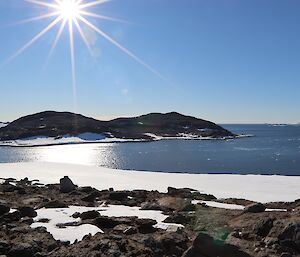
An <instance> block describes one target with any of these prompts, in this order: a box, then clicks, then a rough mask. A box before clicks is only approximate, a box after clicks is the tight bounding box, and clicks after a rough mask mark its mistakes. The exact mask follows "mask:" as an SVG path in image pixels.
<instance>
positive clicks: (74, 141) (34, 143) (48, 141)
mask: <svg viewBox="0 0 300 257" xmlns="http://www.w3.org/2000/svg"><path fill="white" fill-rule="evenodd" d="M248 137H254V135H250V134H249V135H236V136H235V137H221V138H214V137H189V136H179V137H158V136H155V135H152V139H142V138H141V139H122V138H104V139H100V140H82V139H80V138H79V137H71V139H70V140H69V141H68V140H63V141H60V139H58V140H56V139H54V138H50V137H49V138H43V137H41V138H39V137H37V138H36V139H19V140H12V141H0V147H42V146H58V145H80V144H105V143H113V144H115V143H149V142H156V141H164V140H200V141H201V140H234V139H243V138H248ZM67 138H68V137H63V138H62V139H67ZM40 139H41V140H40ZM55 141H56V142H55Z"/></svg>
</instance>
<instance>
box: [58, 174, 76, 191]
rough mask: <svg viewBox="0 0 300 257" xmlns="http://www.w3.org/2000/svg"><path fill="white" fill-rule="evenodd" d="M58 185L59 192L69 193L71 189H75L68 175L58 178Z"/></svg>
mask: <svg viewBox="0 0 300 257" xmlns="http://www.w3.org/2000/svg"><path fill="white" fill-rule="evenodd" d="M59 187H60V192H61V193H70V192H71V191H73V190H75V189H76V186H75V185H74V184H73V182H72V180H71V179H70V178H69V177H68V176H64V177H63V178H61V179H60V181H59Z"/></svg>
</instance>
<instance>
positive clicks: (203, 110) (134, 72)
mask: <svg viewBox="0 0 300 257" xmlns="http://www.w3.org/2000/svg"><path fill="white" fill-rule="evenodd" d="M51 1H53V0H49V2H51ZM86 1H87V2H88V0H86ZM90 10H93V12H95V13H100V14H103V15H110V16H114V17H117V18H121V19H124V20H127V21H129V22H130V23H129V24H126V23H125V24H124V23H117V22H108V21H100V20H95V19H91V21H92V22H93V23H95V24H97V26H99V27H100V28H101V29H103V30H104V31H105V32H107V33H108V34H109V35H111V36H112V37H114V38H115V39H116V40H117V41H118V42H120V43H121V44H122V45H124V46H125V47H127V48H128V49H130V50H131V51H132V52H134V53H135V54H136V55H137V56H139V57H140V58H141V59H143V60H144V61H145V62H146V63H148V64H149V65H151V66H152V67H154V68H155V69H156V70H158V71H159V72H160V73H161V74H162V75H163V76H164V77H165V78H166V79H167V80H168V81H165V80H163V79H161V78H159V77H158V76H156V75H155V74H153V73H151V72H150V71H149V70H147V69H146V68H145V67H143V66H141V65H140V64H139V63H137V62H136V61H134V60H133V59H131V58H130V57H129V56H127V55H126V54H124V53H123V52H122V51H120V50H119V49H118V48H116V47H115V46H113V45H111V44H110V43H108V42H107V41H106V40H105V39H103V38H101V37H96V34H93V33H91V31H89V30H85V31H86V33H88V35H89V41H90V43H92V48H93V57H91V55H90V53H89V52H88V50H87V49H86V47H85V45H84V43H83V42H82V40H81V39H80V36H79V35H78V34H75V47H76V75H77V87H76V88H77V91H76V96H77V103H76V111H77V112H79V113H82V114H85V115H88V116H93V117H97V118H110V117H115V116H133V115H139V114H144V113H148V112H168V111H178V112H181V113H184V114H189V115H193V116H197V117H200V118H205V119H209V120H212V121H214V122H218V123H260V122H275V123H277V122H292V123H293V122H300V117H299V116H300V115H299V110H300V101H299V95H300V15H299V10H300V1H299V0H288V1H287V0H114V1H111V2H109V3H106V4H103V5H101V6H98V7H94V8H92V9H90ZM44 12H47V9H45V8H40V7H37V6H34V5H33V4H30V3H26V2H25V1H23V0H1V2H0V32H1V34H0V39H1V43H0V62H2V61H4V60H5V59H7V58H8V57H9V56H10V55H12V54H13V53H14V52H15V51H16V50H17V49H18V48H20V47H21V46H22V45H24V44H25V43H26V42H27V41H28V40H30V39H31V38H32V37H33V36H34V35H36V34H37V33H38V32H39V31H40V30H42V29H43V28H44V27H45V26H46V25H47V24H48V23H49V22H50V21H51V19H48V20H43V21H36V22H34V23H27V24H22V25H17V26H7V25H9V24H11V23H14V22H17V21H19V20H22V19H26V18H30V17H33V16H36V15H38V14H40V13H44ZM57 29H58V27H56V28H55V29H53V30H52V31H50V32H49V33H47V34H46V35H45V36H44V37H43V38H41V39H40V40H39V41H37V42H36V43H35V44H34V45H33V46H32V47H31V48H29V49H28V50H27V51H26V52H24V53H23V54H21V55H19V56H18V57H17V58H16V59H14V60H13V61H11V62H10V63H8V64H5V66H4V67H1V68H0V79H1V81H0V89H1V100H0V110H1V112H0V120H3V121H6V120H8V121H9V120H13V119H15V118H17V117H19V116H21V115H26V114H29V113H35V112H39V111H43V110H58V111H65V110H67V111H73V110H74V104H73V93H72V86H71V84H72V83H71V66H70V53H69V41H68V34H67V31H64V33H63V35H62V38H61V40H60V41H59V43H58V45H57V48H56V49H55V51H54V52H53V54H52V56H51V58H50V59H49V61H48V62H47V57H48V54H49V51H50V49H51V44H52V42H53V40H54V38H55V34H56V32H57Z"/></svg>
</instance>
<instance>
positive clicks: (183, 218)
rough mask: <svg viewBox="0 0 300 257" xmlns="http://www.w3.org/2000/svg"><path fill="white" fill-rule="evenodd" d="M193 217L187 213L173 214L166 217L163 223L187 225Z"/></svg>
mask: <svg viewBox="0 0 300 257" xmlns="http://www.w3.org/2000/svg"><path fill="white" fill-rule="evenodd" d="M192 219H193V217H192V216H191V215H189V214H188V213H186V212H185V213H181V212H175V213H173V214H172V215H170V216H169V217H167V218H166V219H165V220H164V221H163V222H165V223H176V224H182V225H184V224H187V223H189V222H190V221H191V220H192Z"/></svg>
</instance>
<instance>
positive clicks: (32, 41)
mask: <svg viewBox="0 0 300 257" xmlns="http://www.w3.org/2000/svg"><path fill="white" fill-rule="evenodd" d="M61 19H62V18H61V17H60V16H59V17H57V18H56V19H55V20H54V21H52V22H51V23H50V24H49V25H48V26H47V27H46V28H44V29H43V30H42V31H41V32H39V33H38V34H37V35H36V36H34V37H33V38H32V39H31V40H30V41H29V42H28V43H26V44H25V45H24V46H22V47H21V48H20V49H19V50H18V51H17V52H15V53H14V54H13V55H12V56H11V57H9V58H8V59H7V60H6V61H5V63H8V62H10V61H12V60H13V59H15V58H16V57H17V56H19V55H20V54H21V53H23V52H24V51H25V50H26V49H28V48H29V47H30V46H31V45H33V44H34V43H35V42H36V41H37V40H38V39H40V38H41V37H42V36H43V35H44V34H46V33H47V32H48V31H49V30H50V29H52V28H53V27H54V26H55V25H56V24H57V23H58V22H59V21H60V20H61Z"/></svg>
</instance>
